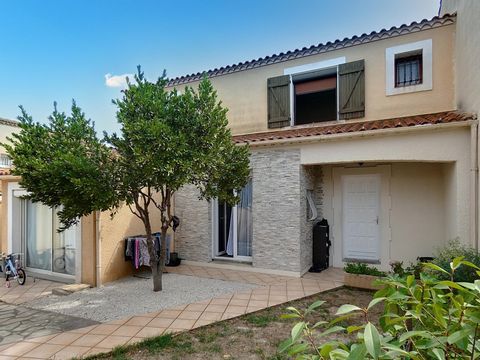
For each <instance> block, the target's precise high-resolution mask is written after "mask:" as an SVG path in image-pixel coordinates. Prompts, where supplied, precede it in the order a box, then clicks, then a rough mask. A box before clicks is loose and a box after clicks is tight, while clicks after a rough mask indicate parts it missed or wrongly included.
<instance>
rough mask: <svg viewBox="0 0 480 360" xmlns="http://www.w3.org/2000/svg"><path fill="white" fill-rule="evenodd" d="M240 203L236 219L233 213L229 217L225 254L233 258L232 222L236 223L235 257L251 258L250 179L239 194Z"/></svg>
mask: <svg viewBox="0 0 480 360" xmlns="http://www.w3.org/2000/svg"><path fill="white" fill-rule="evenodd" d="M239 196H240V202H239V203H238V204H237V218H236V219H235V218H234V214H235V212H234V211H232V214H231V216H230V227H229V231H228V241H227V254H228V255H229V256H233V242H234V241H235V239H234V221H235V220H236V221H237V256H252V237H253V226H252V180H251V179H250V180H249V181H248V183H247V185H245V187H244V188H243V189H242V191H241V192H240V194H239Z"/></svg>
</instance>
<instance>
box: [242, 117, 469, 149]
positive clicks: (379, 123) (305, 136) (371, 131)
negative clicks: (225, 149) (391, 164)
mask: <svg viewBox="0 0 480 360" xmlns="http://www.w3.org/2000/svg"><path fill="white" fill-rule="evenodd" d="M474 123H477V120H476V115H475V114H471V113H461V112H456V111H449V112H441V113H434V114H424V115H416V116H410V117H402V118H394V119H383V120H370V121H361V122H358V121H356V122H345V123H337V124H333V125H332V124H329V125H323V126H310V127H299V128H288V129H284V130H277V131H269V132H261V133H252V134H244V135H236V136H233V141H234V142H235V143H236V144H237V145H246V144H248V145H249V146H250V147H258V146H269V145H277V144H299V143H309V142H319V141H333V140H339V139H348V138H358V137H367V136H387V135H394V134H399V133H411V132H418V131H433V130H442V129H452V128H460V127H469V126H471V125H472V124H474Z"/></svg>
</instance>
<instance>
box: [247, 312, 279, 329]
mask: <svg viewBox="0 0 480 360" xmlns="http://www.w3.org/2000/svg"><path fill="white" fill-rule="evenodd" d="M245 320H246V321H247V322H249V323H250V324H252V325H255V326H257V327H265V326H267V325H268V324H270V323H271V322H272V321H275V320H277V319H276V317H275V316H274V315H270V314H262V315H257V314H251V315H248V316H246V317H245Z"/></svg>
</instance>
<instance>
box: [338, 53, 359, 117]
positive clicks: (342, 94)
mask: <svg viewBox="0 0 480 360" xmlns="http://www.w3.org/2000/svg"><path fill="white" fill-rule="evenodd" d="M338 95H339V96H338V98H339V117H340V119H354V118H361V117H364V116H365V61H364V60H358V61H353V62H349V63H346V64H341V65H339V66H338Z"/></svg>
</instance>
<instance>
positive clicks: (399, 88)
mask: <svg viewBox="0 0 480 360" xmlns="http://www.w3.org/2000/svg"><path fill="white" fill-rule="evenodd" d="M385 57H386V64H385V65H386V72H385V76H386V94H387V96H389V95H397V94H404V93H410V92H416V91H425V90H431V89H432V39H427V40H422V41H417V42H414V43H408V44H403V45H398V46H393V47H389V48H387V49H386V52H385Z"/></svg>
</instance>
